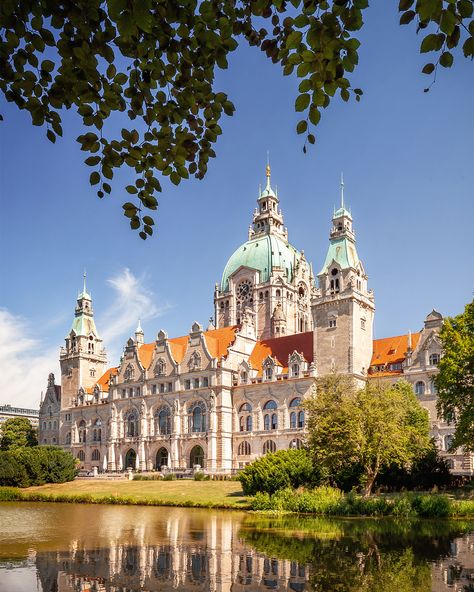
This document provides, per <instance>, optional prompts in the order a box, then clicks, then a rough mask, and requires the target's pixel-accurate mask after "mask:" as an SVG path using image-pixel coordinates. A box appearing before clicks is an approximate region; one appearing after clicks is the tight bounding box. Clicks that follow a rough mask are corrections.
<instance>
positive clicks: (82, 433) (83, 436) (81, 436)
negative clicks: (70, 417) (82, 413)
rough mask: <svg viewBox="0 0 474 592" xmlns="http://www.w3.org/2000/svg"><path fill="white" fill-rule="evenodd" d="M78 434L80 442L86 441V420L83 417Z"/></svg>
mask: <svg viewBox="0 0 474 592" xmlns="http://www.w3.org/2000/svg"><path fill="white" fill-rule="evenodd" d="M78 436H79V442H81V443H83V442H85V441H86V436H87V432H86V422H85V421H84V420H83V419H82V420H81V421H80V422H79V429H78Z"/></svg>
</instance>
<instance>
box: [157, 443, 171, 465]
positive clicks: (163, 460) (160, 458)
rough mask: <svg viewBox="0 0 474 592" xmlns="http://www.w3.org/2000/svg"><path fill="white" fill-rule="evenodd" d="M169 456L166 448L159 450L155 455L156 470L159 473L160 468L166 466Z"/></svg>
mask: <svg viewBox="0 0 474 592" xmlns="http://www.w3.org/2000/svg"><path fill="white" fill-rule="evenodd" d="M168 460H169V454H168V450H167V449H166V448H164V447H163V448H160V449H159V450H158V452H157V453H156V468H157V470H158V471H159V470H160V469H161V468H162V467H167V466H168Z"/></svg>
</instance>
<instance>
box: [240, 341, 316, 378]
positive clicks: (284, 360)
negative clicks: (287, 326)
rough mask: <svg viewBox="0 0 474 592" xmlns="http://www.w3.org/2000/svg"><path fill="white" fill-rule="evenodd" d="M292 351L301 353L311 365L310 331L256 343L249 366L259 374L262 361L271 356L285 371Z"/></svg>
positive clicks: (311, 343)
mask: <svg viewBox="0 0 474 592" xmlns="http://www.w3.org/2000/svg"><path fill="white" fill-rule="evenodd" d="M294 351H297V352H298V353H302V354H303V356H304V359H305V360H306V361H307V362H309V363H311V362H312V361H313V332H312V331H308V332H306V333H296V334H295V335H285V337H275V338H273V339H263V340H262V341H257V343H256V344H255V347H254V348H253V350H252V353H251V354H250V358H249V364H250V365H251V366H252V368H254V369H255V370H258V371H259V373H260V372H261V370H262V363H263V361H264V360H265V358H267V357H268V356H271V357H272V358H276V360H277V363H278V365H279V366H282V367H283V371H285V370H286V369H287V366H288V356H289V355H291V354H292V353H293V352H294Z"/></svg>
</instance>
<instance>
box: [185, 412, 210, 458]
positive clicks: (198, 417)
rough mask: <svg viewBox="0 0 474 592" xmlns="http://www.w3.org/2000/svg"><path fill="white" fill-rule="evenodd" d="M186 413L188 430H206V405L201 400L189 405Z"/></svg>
mask: <svg viewBox="0 0 474 592" xmlns="http://www.w3.org/2000/svg"><path fill="white" fill-rule="evenodd" d="M188 414H189V415H188V426H189V432H205V431H206V430H207V421H206V415H207V413H206V405H205V404H204V403H203V402H202V401H199V402H197V403H193V404H192V405H190V406H189V410H188ZM196 464H199V463H196Z"/></svg>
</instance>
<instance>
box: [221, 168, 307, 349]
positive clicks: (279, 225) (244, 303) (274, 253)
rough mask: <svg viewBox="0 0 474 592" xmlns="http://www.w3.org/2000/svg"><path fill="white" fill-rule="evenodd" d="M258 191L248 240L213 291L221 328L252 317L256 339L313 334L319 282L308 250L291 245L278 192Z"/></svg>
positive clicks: (269, 186) (266, 188)
mask: <svg viewBox="0 0 474 592" xmlns="http://www.w3.org/2000/svg"><path fill="white" fill-rule="evenodd" d="M270 175H271V171H270V166H269V165H267V169H266V185H265V189H264V190H263V191H259V195H258V199H257V208H256V209H255V211H254V213H253V217H252V224H251V225H250V228H249V231H248V240H247V241H246V242H245V243H244V244H243V245H241V246H240V247H239V248H238V249H237V250H236V251H235V252H234V253H233V255H232V256H231V257H230V259H229V261H228V262H227V265H226V266H225V268H224V273H223V274H222V279H221V282H220V284H216V287H215V291H214V306H215V319H216V327H217V328H220V327H226V326H229V325H240V324H241V323H242V320H243V317H244V313H245V315H250V316H253V319H254V325H255V331H256V337H257V339H267V338H270V337H280V336H282V335H291V334H293V333H300V332H304V331H310V330H311V329H312V320H311V313H310V302H311V296H312V295H313V290H314V278H313V273H312V269H311V266H310V265H309V263H308V262H307V261H306V258H305V256H304V252H303V251H301V252H300V251H298V250H297V249H295V248H294V247H293V246H292V245H290V244H289V242H288V231H287V229H286V228H285V226H284V222H283V213H282V211H281V210H280V208H279V199H278V195H277V193H276V192H275V191H274V190H273V188H272V186H271V176H270Z"/></svg>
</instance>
